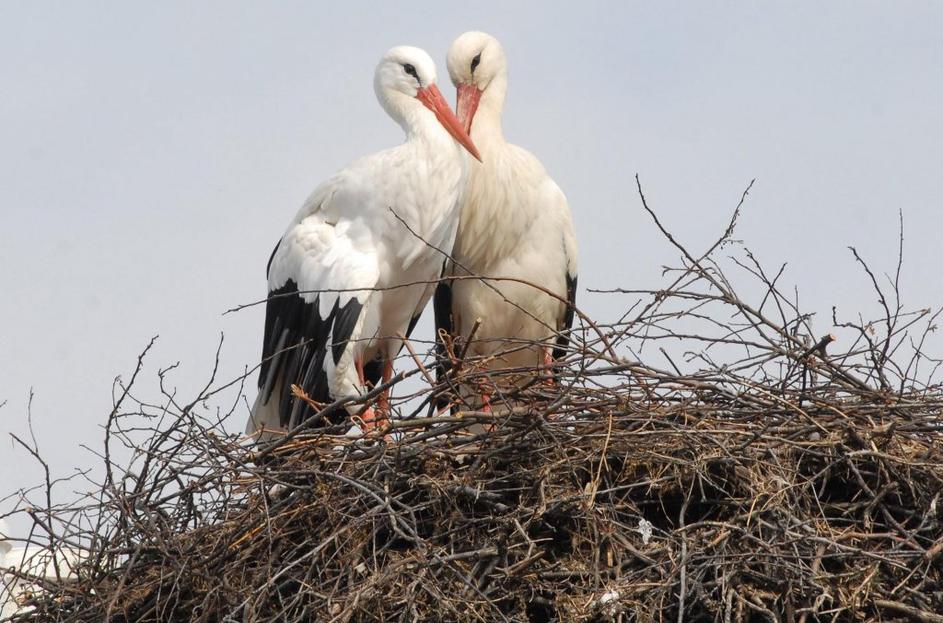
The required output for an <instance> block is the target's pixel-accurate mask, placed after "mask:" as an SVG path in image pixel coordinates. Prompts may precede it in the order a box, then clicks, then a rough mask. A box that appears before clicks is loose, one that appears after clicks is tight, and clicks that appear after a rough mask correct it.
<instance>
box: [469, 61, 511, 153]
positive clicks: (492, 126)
mask: <svg viewBox="0 0 943 623" xmlns="http://www.w3.org/2000/svg"><path fill="white" fill-rule="evenodd" d="M507 92H508V76H507V72H504V71H502V72H500V73H498V74H497V75H496V76H495V77H494V78H492V79H491V82H489V83H488V86H487V87H485V90H484V91H483V92H482V94H481V100H480V101H479V102H478V110H477V111H476V112H475V120H474V121H473V122H472V131H471V137H472V140H473V141H474V142H475V144H476V145H478V146H479V148H485V149H486V148H487V146H488V145H489V144H493V143H498V142H504V131H503V129H502V128H501V115H502V113H503V112H504V100H505V98H506V97H507Z"/></svg>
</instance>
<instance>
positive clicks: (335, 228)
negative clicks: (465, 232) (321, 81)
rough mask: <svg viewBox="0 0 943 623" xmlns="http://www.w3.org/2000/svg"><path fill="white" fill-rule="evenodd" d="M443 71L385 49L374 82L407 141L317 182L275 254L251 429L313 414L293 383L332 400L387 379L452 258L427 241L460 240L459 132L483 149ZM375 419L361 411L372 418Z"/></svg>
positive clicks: (285, 424) (413, 55)
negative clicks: (448, 92)
mask: <svg viewBox="0 0 943 623" xmlns="http://www.w3.org/2000/svg"><path fill="white" fill-rule="evenodd" d="M435 80H436V74H435V65H434V64H433V62H432V59H431V58H430V57H429V55H428V54H426V53H425V52H424V51H422V50H420V49H418V48H413V47H405V46H404V47H397V48H393V49H392V50H390V51H389V52H387V54H386V55H385V56H384V57H383V59H382V60H381V61H380V63H379V65H378V66H377V69H376V74H375V79H374V88H375V91H376V94H377V98H378V99H379V101H380V104H381V105H382V106H383V108H384V109H385V110H386V111H387V113H388V114H389V115H390V116H391V117H392V118H393V119H394V120H395V121H396V122H397V123H399V125H400V126H402V127H403V129H404V131H405V133H406V141H405V142H404V143H403V144H402V145H399V146H397V147H394V148H392V149H388V150H386V151H382V152H379V153H377V154H373V155H370V156H366V157H364V158H361V159H359V160H357V161H355V162H353V163H352V164H351V165H350V166H348V167H347V168H345V169H344V170H342V171H340V172H339V173H337V174H336V175H334V176H333V177H331V178H330V179H328V180H327V181H325V182H324V183H322V184H321V185H320V186H318V188H317V189H315V191H314V192H313V193H312V194H311V196H310V197H309V198H308V200H307V201H306V202H305V204H304V205H303V206H302V208H301V210H300V211H299V212H298V214H297V215H296V216H295V218H294V219H293V220H292V222H291V224H290V225H289V226H288V229H287V230H286V232H285V234H284V235H283V236H282V238H281V240H280V241H279V243H278V246H277V247H276V248H275V251H274V252H273V253H272V257H271V259H270V260H269V266H268V270H267V273H268V284H269V299H268V301H267V304H266V319H265V336H264V340H263V357H262V366H261V369H260V375H259V396H258V398H257V400H256V403H255V406H254V407H253V410H252V416H251V417H250V420H249V424H248V426H247V432H250V433H251V432H255V431H258V430H260V429H261V428H263V427H264V428H265V429H284V428H290V427H293V426H296V425H297V424H299V423H300V422H302V421H303V420H304V419H305V418H307V417H308V416H310V415H312V411H311V410H310V408H309V407H308V406H306V405H305V403H303V402H302V401H300V400H298V399H297V398H295V397H294V396H292V394H291V385H292V384H297V385H299V386H300V387H301V388H302V389H304V390H305V392H306V393H307V394H308V395H309V396H310V397H311V398H312V399H314V400H316V401H319V402H329V401H331V400H335V399H342V398H348V397H356V396H359V395H361V394H362V393H363V392H364V391H365V384H366V383H367V382H372V383H377V382H378V381H379V380H380V376H381V374H382V377H383V379H384V380H387V379H389V378H390V376H391V374H392V363H391V362H392V361H393V358H394V357H395V356H396V354H397V353H398V352H399V350H400V348H401V347H402V338H401V337H400V336H403V335H406V334H408V333H409V331H410V330H411V329H412V326H413V324H414V322H415V320H416V319H418V317H419V314H420V313H421V311H422V309H423V307H424V306H425V304H426V303H427V301H428V300H429V297H430V296H431V294H432V291H433V289H434V283H433V282H434V280H435V279H437V278H438V277H439V275H440V273H441V269H442V264H443V257H442V256H441V255H440V253H439V252H437V251H435V250H434V249H432V248H431V247H430V246H429V245H430V244H431V245H434V246H437V247H439V248H446V249H447V248H450V247H451V245H452V242H453V240H454V237H455V231H456V228H457V224H458V205H459V199H460V194H461V191H462V189H463V188H464V185H465V178H466V168H467V165H466V159H465V157H464V155H463V154H462V153H461V147H460V146H459V143H456V140H458V141H459V142H460V143H461V144H462V145H464V146H465V147H466V148H467V149H468V150H469V151H471V152H472V153H473V154H474V155H475V156H476V157H477V151H476V150H475V147H474V145H473V144H472V142H471V140H470V139H469V138H468V135H467V133H466V132H465V131H464V130H463V129H462V127H461V125H460V123H459V121H458V119H457V118H456V117H455V116H454V114H453V113H452V111H451V110H450V109H449V108H448V104H446V102H445V100H444V98H443V97H442V95H441V93H440V92H439V91H438V88H437V87H436V85H435ZM453 137H454V138H453ZM404 223H405V224H404ZM407 225H408V227H407ZM410 229H412V230H413V231H412V232H410V231H409V230H410ZM427 243H428V244H427ZM415 282H420V283H418V284H417V285H409V286H406V287H401V286H403V285H404V284H410V283H415ZM422 282H425V283H422ZM430 284H431V285H430ZM372 417H373V413H372V410H370V411H368V412H365V413H364V420H365V421H366V420H368V419H371V418H372Z"/></svg>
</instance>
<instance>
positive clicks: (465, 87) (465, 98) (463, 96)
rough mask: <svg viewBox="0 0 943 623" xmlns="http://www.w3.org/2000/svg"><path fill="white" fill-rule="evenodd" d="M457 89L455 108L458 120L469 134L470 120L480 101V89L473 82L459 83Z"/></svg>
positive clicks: (473, 117) (472, 118) (473, 116)
mask: <svg viewBox="0 0 943 623" xmlns="http://www.w3.org/2000/svg"><path fill="white" fill-rule="evenodd" d="M457 91H458V101H457V102H456V104H455V110H456V111H457V112H458V120H459V121H461V122H462V124H463V125H464V127H465V131H466V132H468V133H469V134H471V126H472V121H473V120H474V119H475V112H476V111H477V110H478V102H479V101H481V91H479V90H478V87H476V86H475V85H473V84H460V85H458V89H457Z"/></svg>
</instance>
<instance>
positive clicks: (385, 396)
mask: <svg viewBox="0 0 943 623" xmlns="http://www.w3.org/2000/svg"><path fill="white" fill-rule="evenodd" d="M392 378H393V362H392V361H386V362H384V363H383V384H384V385H386V384H387V383H389V382H390V379H392ZM377 406H378V408H379V411H380V414H379V415H380V420H381V422H380V423H381V424H382V423H383V422H386V420H387V418H389V415H390V389H389V388H386V389H384V390H383V392H382V393H381V394H380V398H379V399H378V400H377Z"/></svg>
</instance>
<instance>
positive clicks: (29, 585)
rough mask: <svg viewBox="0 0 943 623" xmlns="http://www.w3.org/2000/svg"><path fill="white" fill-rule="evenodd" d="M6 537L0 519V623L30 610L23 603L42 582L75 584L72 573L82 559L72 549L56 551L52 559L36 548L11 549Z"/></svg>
mask: <svg viewBox="0 0 943 623" xmlns="http://www.w3.org/2000/svg"><path fill="white" fill-rule="evenodd" d="M8 537H9V528H8V527H7V524H6V522H5V521H3V520H2V519H0V621H6V620H7V619H8V618H10V617H12V616H14V615H17V614H20V615H23V614H26V613H28V612H30V611H31V610H33V608H32V606H24V605H23V602H24V601H27V600H28V599H29V598H30V597H31V596H33V595H37V594H38V593H41V592H42V591H43V586H42V580H48V581H55V580H63V581H67V582H68V581H72V580H75V571H74V570H75V568H76V566H78V564H79V562H80V561H81V559H82V552H80V551H79V550H77V549H74V548H57V549H56V555H55V556H53V554H52V551H51V550H49V549H48V548H45V547H41V546H39V545H29V546H18V547H13V545H12V543H11V542H10V541H9V540H8ZM11 571H12V573H11ZM17 574H23V575H25V576H27V577H26V578H23V577H19V576H18V575H17ZM28 578H35V579H36V580H37V583H33V582H31V581H30V580H29V579H28Z"/></svg>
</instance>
